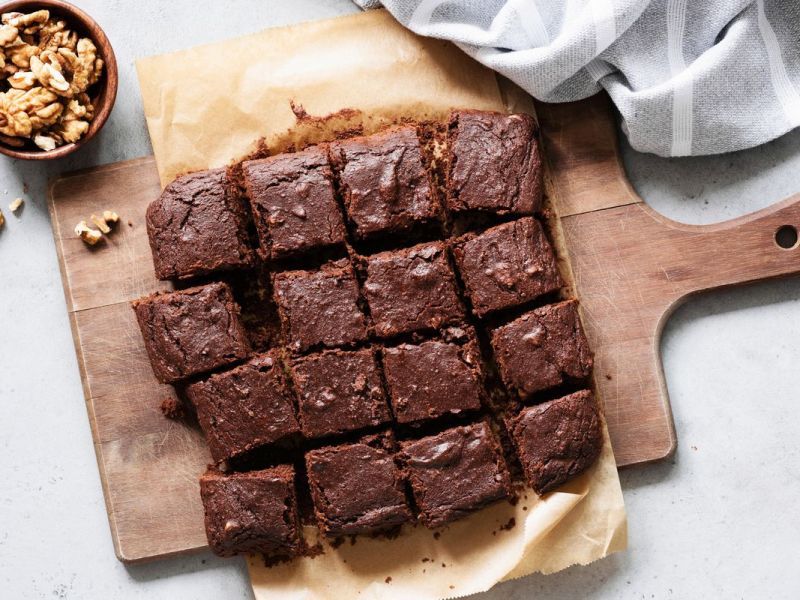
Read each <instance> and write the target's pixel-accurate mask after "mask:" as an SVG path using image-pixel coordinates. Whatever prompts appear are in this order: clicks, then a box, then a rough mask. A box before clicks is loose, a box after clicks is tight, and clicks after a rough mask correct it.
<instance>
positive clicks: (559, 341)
mask: <svg viewBox="0 0 800 600" xmlns="http://www.w3.org/2000/svg"><path fill="white" fill-rule="evenodd" d="M491 342H492V348H493V349H494V356H495V360H496V362H497V366H498V368H499V369H500V375H501V376H502V378H503V382H504V383H505V384H506V386H507V387H508V388H509V389H511V390H514V391H516V392H517V393H518V394H519V395H520V396H521V397H523V398H524V397H527V396H529V395H530V394H533V393H535V392H539V391H542V390H546V389H548V388H552V387H555V386H557V385H561V384H562V383H564V382H565V381H571V380H579V379H583V378H585V377H588V376H589V374H590V373H591V371H592V363H593V360H592V353H591V351H590V350H589V344H588V342H587V341H586V336H585V335H584V333H583V328H582V327H581V322H580V317H579V316H578V303H577V302H576V301H575V300H567V301H565V302H559V303H558V304H548V305H547V306H543V307H541V308H537V309H536V310H532V311H530V312H527V313H525V314H524V315H522V316H521V317H519V318H518V319H515V320H514V321H511V322H510V323H508V324H506V325H503V326H501V327H498V328H497V329H495V330H494V331H493V332H492V340H491Z"/></svg>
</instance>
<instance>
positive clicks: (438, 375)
mask: <svg viewBox="0 0 800 600" xmlns="http://www.w3.org/2000/svg"><path fill="white" fill-rule="evenodd" d="M383 370H384V374H385V377H386V385H387V390H388V393H389V398H390V401H391V404H392V409H393V411H394V416H395V419H396V420H397V422H398V423H401V424H421V423H423V422H425V421H429V420H433V419H438V418H440V417H443V416H445V415H458V414H461V413H465V412H469V411H477V410H479V409H480V408H481V404H482V402H481V401H482V398H483V374H482V370H481V358H480V350H479V348H478V344H477V342H476V341H475V340H474V339H472V340H469V341H467V342H466V343H463V344H455V343H449V342H446V341H442V340H429V341H426V342H422V343H419V344H399V345H397V346H393V347H388V348H384V349H383Z"/></svg>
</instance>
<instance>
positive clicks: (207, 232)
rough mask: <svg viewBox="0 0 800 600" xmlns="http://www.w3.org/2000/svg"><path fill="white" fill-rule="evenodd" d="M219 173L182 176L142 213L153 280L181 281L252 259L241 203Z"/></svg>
mask: <svg viewBox="0 0 800 600" xmlns="http://www.w3.org/2000/svg"><path fill="white" fill-rule="evenodd" d="M229 188H230V186H228V184H227V179H226V175H225V169H211V170H208V171H198V172H196V173H189V174H188V175H182V176H180V177H178V178H177V179H175V180H174V181H173V182H172V183H170V184H169V185H167V187H166V188H164V191H163V192H161V195H160V196H159V197H158V198H156V199H155V200H153V201H152V202H151V203H150V204H149V205H148V207H147V212H146V217H145V222H146V225H147V235H148V238H149V241H150V250H151V251H152V254H153V265H154V267H155V273H156V277H157V278H158V279H173V278H175V279H186V278H189V277H194V276H197V275H206V274H209V273H213V272H216V271H227V270H231V269H236V268H241V267H247V266H250V265H251V264H252V263H253V258H254V254H253V251H252V250H251V248H250V245H249V239H248V234H247V215H246V211H245V208H244V204H243V200H242V199H241V198H239V197H234V195H233V194H232V193H230V192H229Z"/></svg>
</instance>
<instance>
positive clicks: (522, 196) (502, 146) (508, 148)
mask: <svg viewBox="0 0 800 600" xmlns="http://www.w3.org/2000/svg"><path fill="white" fill-rule="evenodd" d="M536 136H537V127H536V122H535V121H534V120H533V117H531V116H530V115H526V114H515V115H506V114H501V113H495V112H483V111H476V110H461V111H455V112H453V113H452V114H451V115H450V123H449V125H448V130H447V165H446V184H445V185H446V188H447V190H446V192H447V193H446V200H445V201H446V204H447V207H448V209H449V210H450V211H451V212H453V213H462V212H476V211H477V212H489V213H496V214H519V215H527V214H531V213H533V212H534V211H536V210H538V209H539V207H540V205H541V202H542V159H541V156H540V155H539V144H538V142H537V140H536Z"/></svg>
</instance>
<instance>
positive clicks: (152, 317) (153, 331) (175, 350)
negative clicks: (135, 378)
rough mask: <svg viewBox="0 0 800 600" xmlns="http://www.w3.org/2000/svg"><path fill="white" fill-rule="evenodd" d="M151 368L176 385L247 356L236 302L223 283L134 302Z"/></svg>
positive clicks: (247, 351)
mask: <svg viewBox="0 0 800 600" xmlns="http://www.w3.org/2000/svg"><path fill="white" fill-rule="evenodd" d="M132 304H133V309H134V311H135V312H136V319H137V320H138V321H139V328H140V329H141V330H142V337H143V338H144V347H145V349H146V350H147V355H148V357H149V358H150V364H151V365H152V367H153V372H154V373H155V376H156V377H157V378H158V380H159V381H161V382H162V383H174V382H176V381H180V380H181V379H186V378H187V377H191V376H192V375H199V374H200V373H205V372H206V371H211V370H213V369H217V368H219V367H224V366H226V365H229V364H231V363H234V362H237V361H239V360H242V359H244V358H247V356H248V355H249V354H250V344H249V342H248V340H247V335H246V334H245V332H244V329H243V328H242V325H241V323H240V322H239V306H238V305H237V304H236V302H235V301H234V299H233V294H231V289H230V287H229V286H228V285H227V284H225V283H212V284H209V285H204V286H199V287H193V288H189V289H186V290H181V291H179V292H169V293H159V294H152V295H150V296H147V297H145V298H141V299H139V300H135V301H134V302H133V303H132Z"/></svg>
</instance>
